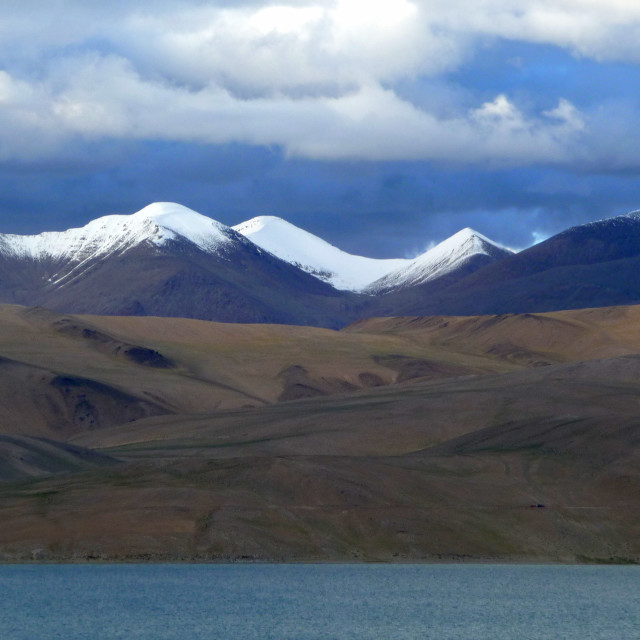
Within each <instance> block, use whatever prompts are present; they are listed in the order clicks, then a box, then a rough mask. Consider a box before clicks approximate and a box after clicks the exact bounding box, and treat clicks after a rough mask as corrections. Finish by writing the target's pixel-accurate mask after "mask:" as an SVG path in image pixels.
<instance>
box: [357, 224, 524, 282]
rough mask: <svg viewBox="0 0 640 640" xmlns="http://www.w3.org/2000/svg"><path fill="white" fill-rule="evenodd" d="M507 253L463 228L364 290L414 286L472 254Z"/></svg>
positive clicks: (434, 276) (435, 276)
mask: <svg viewBox="0 0 640 640" xmlns="http://www.w3.org/2000/svg"><path fill="white" fill-rule="evenodd" d="M511 254H513V251H511V250H510V249H507V248H506V247H503V246H501V245H499V244H497V243H495V242H493V240H490V239H489V238H487V237H486V236H484V235H482V234H481V233H478V232H477V231H474V230H473V229H471V228H469V227H467V228H465V229H462V230H460V231H458V232H457V233H455V234H453V235H452V236H451V237H449V238H447V239H446V240H443V241H442V242H441V243H440V244H438V245H436V246H435V247H432V248H431V249H429V250H428V251H425V253H423V254H421V255H419V256H418V257H417V258H414V259H413V260H412V261H410V263H409V264H408V265H407V266H405V267H403V268H401V269H398V270H397V271H394V272H392V273H389V274H388V275H386V276H384V277H383V278H380V279H379V280H377V281H376V282H373V283H372V284H371V285H370V286H369V287H367V290H368V291H369V292H372V293H382V292H385V291H389V290H391V289H396V288H404V287H408V286H415V285H418V284H423V283H425V282H429V281H430V280H434V279H435V278H439V277H441V276H443V275H446V274H447V273H449V272H451V271H453V270H454V269H456V268H458V267H460V266H462V265H463V264H465V263H466V262H468V261H469V260H470V259H471V258H473V257H474V256H488V257H489V258H502V257H506V256H508V255H511Z"/></svg>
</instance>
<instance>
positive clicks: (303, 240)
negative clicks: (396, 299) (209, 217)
mask: <svg viewBox="0 0 640 640" xmlns="http://www.w3.org/2000/svg"><path fill="white" fill-rule="evenodd" d="M232 228H233V229H234V230H235V231H237V232H238V233H241V234H242V235H243V236H245V237H247V238H248V239H249V240H251V242H253V243H254V244H257V245H258V246H259V247H261V248H262V249H264V250H265V251H269V252H270V253H272V254H274V255H275V256H277V257H278V258H280V259H281V260H285V261H286V262H289V263H290V264H293V265H295V266H297V267H298V268H300V269H303V270H304V271H306V272H307V273H310V274H312V275H314V276H316V277H317V278H320V279H321V280H324V281H325V282H329V283H330V284H332V285H333V286H334V287H336V289H348V290H352V291H358V290H360V289H363V288H364V287H366V286H367V285H368V284H369V283H370V282H372V281H373V280H377V279H378V278H381V277H382V276H384V275H385V274H387V273H389V272H390V271H394V270H395V269H399V268H400V267H402V266H404V265H406V264H408V263H409V262H411V261H410V260H403V259H396V260H377V259H375V258H365V257H363V256H355V255H352V254H350V253H346V252H345V251H342V250H341V249H338V248H337V247H334V246H333V245H332V244H329V243H328V242H326V241H325V240H322V239H321V238H319V237H318V236H315V235H313V234H312V233H309V232H308V231H304V230H303V229H300V228H299V227H296V226H295V225H293V224H291V223H290V222H287V221H286V220H283V219H282V218H278V217H276V216H258V217H256V218H252V219H251V220H247V221H246V222H243V223H241V224H238V225H236V226H235V227H232Z"/></svg>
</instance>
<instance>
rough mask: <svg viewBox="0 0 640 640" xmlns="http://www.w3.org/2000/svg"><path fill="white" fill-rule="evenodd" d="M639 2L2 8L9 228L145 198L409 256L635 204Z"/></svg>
mask: <svg viewBox="0 0 640 640" xmlns="http://www.w3.org/2000/svg"><path fill="white" fill-rule="evenodd" d="M639 115H640V3H638V2H637V1H636V0H527V1H526V2H525V1H524V0H289V1H287V0H282V2H274V1H272V0H236V1H232V0H218V1H215V0H213V1H211V0H210V1H204V0H154V1H153V2H152V1H149V0H145V1H142V0H127V1H124V0H111V1H110V2H108V3H106V2H102V1H99V0H3V2H2V3H1V5H0V232H3V233H39V232H41V231H45V230H62V229H67V228H69V227H73V226H82V225H83V224H86V223H87V222H88V221H90V220H91V219H94V218H96V217H99V216H102V215H107V214H112V213H133V212H135V211H137V210H139V209H141V208H142V207H144V206H145V205H147V204H149V203H150V202H154V201H172V202H179V203H181V204H184V205H186V206H188V207H191V208H192V209H195V210H196V211H199V212H201V213H203V214H205V215H209V216H211V217H213V218H215V219H217V220H219V221H220V222H223V223H225V224H229V225H233V224H237V223H239V222H242V221H243V220H246V219H249V218H251V217H253V216H257V215H277V216H281V217H283V218H285V219H286V220H289V221H290V222H292V223H294V224H296V225H298V226H300V227H303V228H305V229H307V230H309V231H311V232H312V233H315V234H317V235H320V236H321V237H323V238H325V239H326V240H328V241H330V242H332V243H333V244H335V245H337V246H339V247H340V248H342V249H345V250H347V251H350V252H352V253H358V254H360V255H368V256H372V257H412V256H415V255H417V254H418V253H420V252H422V251H424V250H425V249H427V248H428V247H429V246H432V244H433V243H435V242H439V241H440V240H443V239H444V238H446V237H448V236H449V235H452V234H453V233H455V232H456V231H458V230H459V229H461V228H463V227H467V226H470V227H472V228H474V229H477V230H478V231H480V232H481V233H484V234H485V235H487V236H489V237H490V238H492V239H494V240H496V241H498V242H501V243H502V244H505V245H507V246H510V247H512V248H515V249H520V248H524V247H527V246H530V245H531V244H533V243H535V242H538V241H540V240H542V239H544V238H546V237H549V236H550V235H553V234H555V233H557V232H559V231H561V230H563V229H565V228H567V227H570V226H572V225H576V224H582V223H584V222H588V221H591V220H596V219H601V218H606V217H610V216H613V215H618V214H622V213H625V212H628V211H631V210H635V209H640V180H639V173H640V117H639Z"/></svg>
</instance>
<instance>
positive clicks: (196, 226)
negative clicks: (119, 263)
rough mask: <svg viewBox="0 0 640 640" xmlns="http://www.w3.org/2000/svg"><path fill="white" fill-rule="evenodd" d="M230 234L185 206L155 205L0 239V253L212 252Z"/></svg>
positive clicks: (74, 257) (78, 256)
mask: <svg viewBox="0 0 640 640" xmlns="http://www.w3.org/2000/svg"><path fill="white" fill-rule="evenodd" d="M229 232H230V229H229V227H226V226H225V225H223V224H221V223H219V222H216V221H215V220H212V219H211V218H207V217H206V216H203V215H201V214H199V213H196V212H195V211H192V210H191V209H189V208H187V207H183V206H182V205H179V204H175V203H172V202H156V203H153V204H150V205H148V206H146V207H144V209H141V210H140V211H138V212H137V213H133V214H131V215H110V216H104V217H102V218H97V219H96V220H92V221H91V222H89V223H88V224H87V225H85V226H84V227H81V228H78V229H68V230H67V231H49V232H45V233H41V234H39V235H36V236H18V235H8V234H7V235H0V253H3V254H5V255H7V254H12V255H15V256H21V257H29V258H33V259H36V260H38V259H43V258H48V259H54V260H61V259H62V260H70V261H81V260H85V259H87V258H90V257H99V256H106V255H111V254H115V253H119V252H122V251H126V250H128V249H130V248H132V247H134V246H136V245H139V244H142V243H145V242H148V243H151V244H153V245H156V246H162V245H164V244H166V243H167V242H169V241H170V240H176V239H177V238H183V239H186V240H187V241H189V242H192V243H193V244H195V245H197V246H198V247H199V248H200V249H203V250H205V251H215V250H216V248H217V247H219V246H220V245H222V244H224V243H226V242H228V241H229ZM231 235H233V233H232V232H231Z"/></svg>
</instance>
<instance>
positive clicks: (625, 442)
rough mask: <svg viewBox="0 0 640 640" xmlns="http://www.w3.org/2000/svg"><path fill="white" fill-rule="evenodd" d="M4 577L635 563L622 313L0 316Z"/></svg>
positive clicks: (639, 314)
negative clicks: (53, 564) (164, 568)
mask: <svg viewBox="0 0 640 640" xmlns="http://www.w3.org/2000/svg"><path fill="white" fill-rule="evenodd" d="M0 385H1V388H2V394H1V395H0V513H1V518H0V558H1V559H4V560H5V561H13V560H28V561H29V560H51V561H53V560H78V561H83V560H96V559H97V560H216V561H227V560H296V561H302V560H322V561H330V560H363V561H408V560H429V561H434V560H443V561H451V560H457V561H458V560H477V561H484V560H486V561H498V560H499V561H561V562H636V561H638V560H640V535H639V534H640V521H639V520H638V518H637V512H638V509H639V508H640V473H639V472H638V469H639V468H640V466H639V465H638V462H639V458H640V307H611V308H602V309H586V310H577V311H565V312H554V313H547V314H523V315H513V314H510V315H502V316H475V317H430V318H429V317H426V318H419V317H416V318H409V317H406V318H380V319H371V320H364V321H360V322H358V323H356V324H354V325H351V326H349V327H347V328H346V329H343V330H342V331H331V330H326V329H315V328H309V327H294V326H280V325H239V324H220V323H211V322H205V321H199V320H185V319H179V318H154V317H106V316H104V317H103V316H71V315H60V314H57V313H54V312H52V311H47V310H44V309H40V308H26V307H19V306H9V305H6V306H2V307H0Z"/></svg>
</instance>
